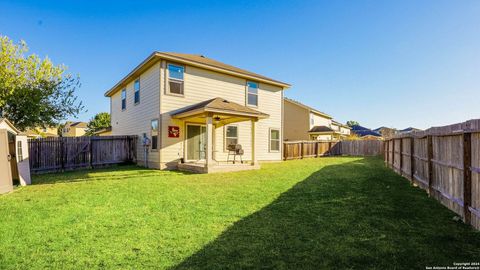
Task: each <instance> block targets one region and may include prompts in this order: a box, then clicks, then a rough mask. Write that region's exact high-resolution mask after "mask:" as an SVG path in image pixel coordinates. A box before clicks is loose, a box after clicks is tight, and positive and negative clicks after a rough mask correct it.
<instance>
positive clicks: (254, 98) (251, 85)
mask: <svg viewBox="0 0 480 270" xmlns="http://www.w3.org/2000/svg"><path fill="white" fill-rule="evenodd" d="M247 105H251V106H258V83H255V82H247Z"/></svg>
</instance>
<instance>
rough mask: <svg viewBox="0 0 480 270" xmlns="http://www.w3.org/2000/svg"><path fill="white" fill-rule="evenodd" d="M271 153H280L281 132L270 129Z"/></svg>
mask: <svg viewBox="0 0 480 270" xmlns="http://www.w3.org/2000/svg"><path fill="white" fill-rule="evenodd" d="M270 151H272V152H274V151H280V130H279V129H273V128H272V129H270Z"/></svg>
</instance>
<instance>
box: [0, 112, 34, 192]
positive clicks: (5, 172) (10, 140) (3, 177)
mask: <svg viewBox="0 0 480 270" xmlns="http://www.w3.org/2000/svg"><path fill="white" fill-rule="evenodd" d="M30 183H31V179H30V164H29V161H28V141H27V136H26V135H25V134H22V133H21V132H20V131H19V130H18V129H16V128H15V126H13V125H12V123H10V121H8V120H7V119H5V118H0V194H1V193H6V192H9V191H11V190H13V186H14V185H15V184H20V185H22V186H24V185H29V184H30Z"/></svg>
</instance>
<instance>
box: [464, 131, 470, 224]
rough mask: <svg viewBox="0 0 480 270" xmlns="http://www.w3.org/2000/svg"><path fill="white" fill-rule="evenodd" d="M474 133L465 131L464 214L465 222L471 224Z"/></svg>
mask: <svg viewBox="0 0 480 270" xmlns="http://www.w3.org/2000/svg"><path fill="white" fill-rule="evenodd" d="M471 165H472V134H471V133H467V132H464V133H463V214H464V217H465V223H466V224H471V213H470V205H471V204H472V171H471V168H470V166H471Z"/></svg>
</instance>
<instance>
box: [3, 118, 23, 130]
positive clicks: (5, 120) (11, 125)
mask: <svg viewBox="0 0 480 270" xmlns="http://www.w3.org/2000/svg"><path fill="white" fill-rule="evenodd" d="M2 122H5V123H6V124H7V125H8V126H9V127H10V128H12V129H13V131H15V132H17V133H20V130H18V129H17V128H16V127H15V126H14V125H13V124H12V123H11V122H10V121H8V119H7V118H0V123H2Z"/></svg>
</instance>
